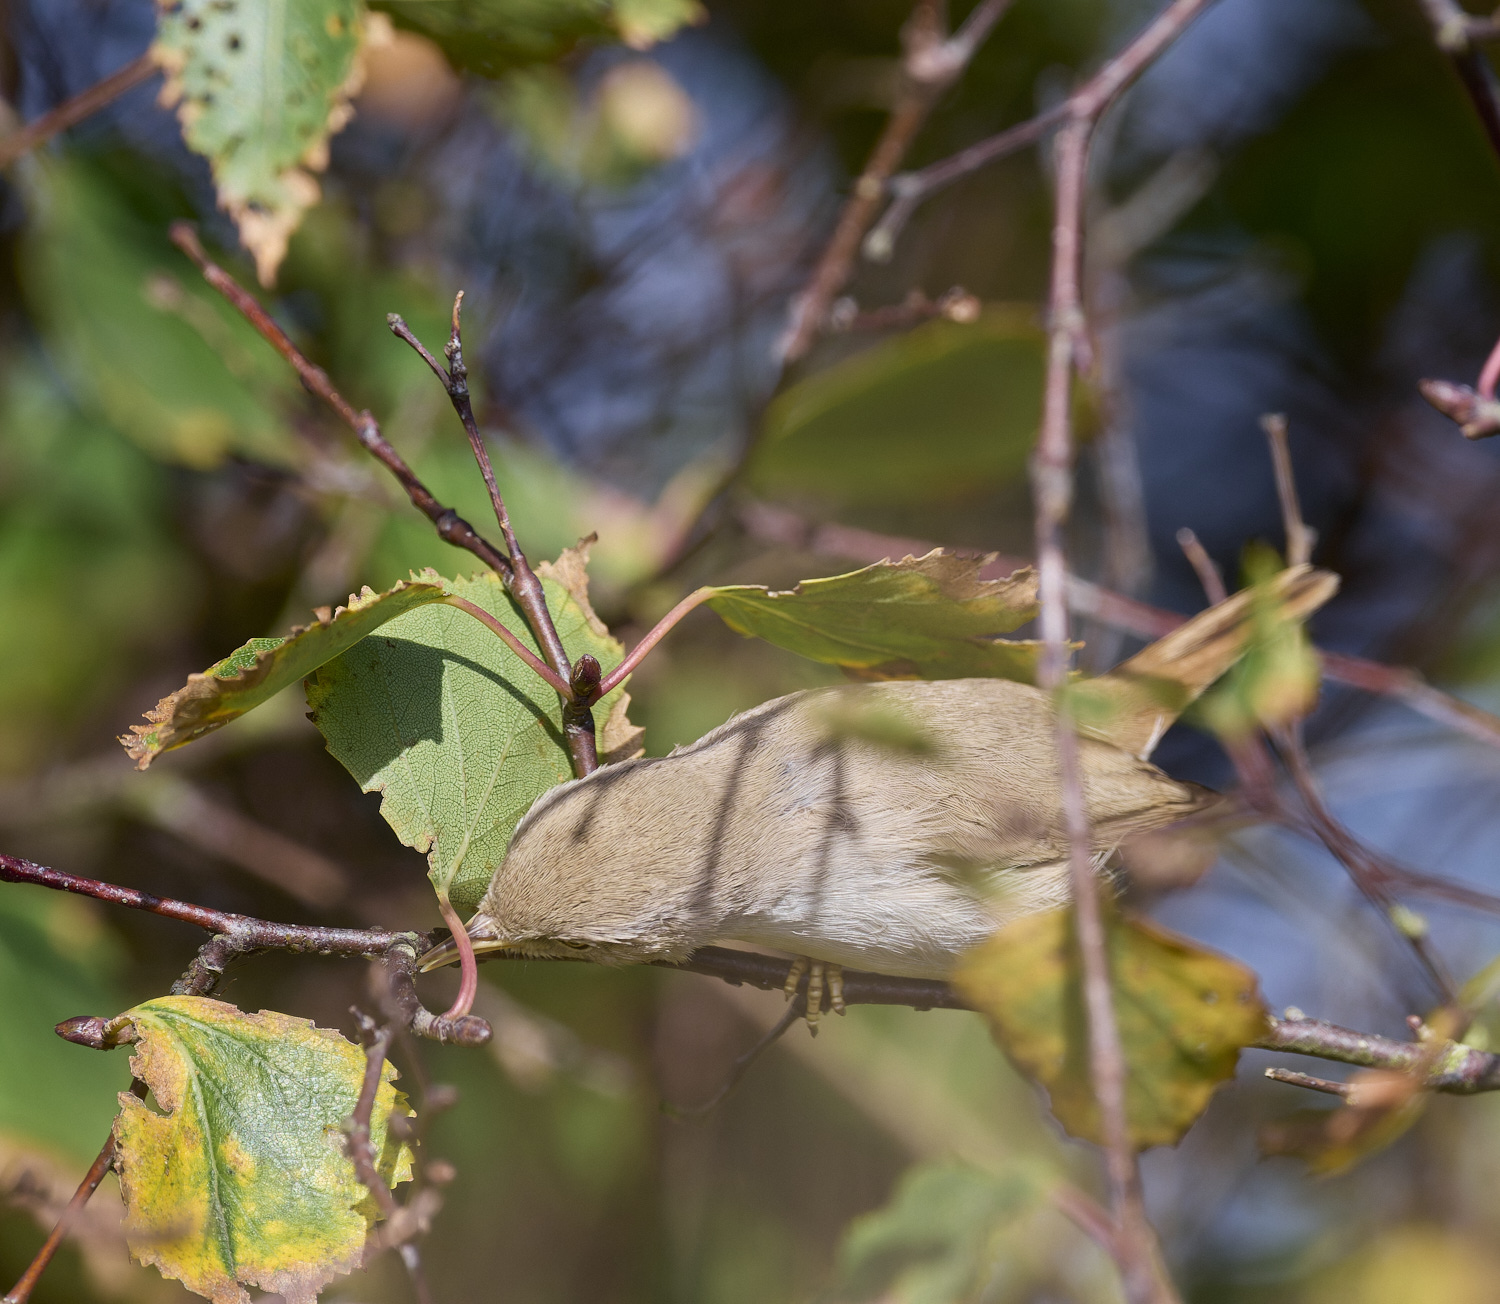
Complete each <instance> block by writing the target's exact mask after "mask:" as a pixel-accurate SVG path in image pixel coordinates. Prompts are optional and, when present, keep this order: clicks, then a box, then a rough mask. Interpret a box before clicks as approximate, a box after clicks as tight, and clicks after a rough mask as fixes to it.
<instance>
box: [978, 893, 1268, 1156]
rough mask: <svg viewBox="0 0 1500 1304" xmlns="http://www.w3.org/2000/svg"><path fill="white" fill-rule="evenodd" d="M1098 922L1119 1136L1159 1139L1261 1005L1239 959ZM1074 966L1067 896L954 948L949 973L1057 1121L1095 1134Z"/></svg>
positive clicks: (1215, 1075)
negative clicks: (1120, 1068) (1106, 969)
mask: <svg viewBox="0 0 1500 1304" xmlns="http://www.w3.org/2000/svg"><path fill="white" fill-rule="evenodd" d="M1106 923H1107V937H1108V953H1109V962H1110V971H1111V978H1112V980H1113V987H1114V997H1115V1017H1116V1019H1117V1020H1118V1023H1119V1028H1120V1039H1121V1041H1122V1043H1123V1045H1124V1051H1125V1060H1126V1067H1127V1074H1128V1077H1127V1087H1126V1110H1127V1115H1128V1122H1129V1127H1130V1136H1131V1140H1132V1141H1133V1142H1134V1144H1135V1145H1136V1146H1137V1147H1140V1148H1145V1147H1146V1146H1155V1145H1171V1144H1173V1143H1174V1142H1176V1141H1177V1139H1178V1138H1179V1137H1181V1136H1182V1134H1183V1133H1184V1132H1186V1131H1187V1129H1188V1127H1189V1126H1191V1124H1192V1122H1193V1120H1194V1119H1196V1118H1197V1117H1198V1115H1199V1114H1201V1113H1202V1112H1203V1110H1204V1109H1205V1108H1207V1106H1208V1100H1209V1097H1210V1096H1211V1095H1212V1094H1213V1092H1214V1089H1215V1088H1216V1087H1217V1086H1218V1085H1219V1084H1220V1083H1221V1082H1224V1081H1226V1080H1227V1079H1228V1078H1230V1077H1231V1076H1233V1074H1234V1068H1235V1064H1236V1062H1237V1061H1238V1059H1239V1052H1240V1049H1241V1048H1242V1047H1244V1046H1248V1045H1249V1044H1250V1043H1251V1042H1253V1041H1255V1040H1256V1038H1257V1037H1259V1036H1260V1034H1261V1032H1262V1030H1263V1029H1264V1028H1265V1024H1266V1009H1265V1006H1264V1005H1263V1004H1262V1002H1261V999H1260V995H1259V992H1258V991H1257V988H1256V982H1255V975H1254V974H1253V973H1251V972H1250V970H1248V969H1246V968H1245V967H1244V966H1243V965H1241V964H1237V963H1236V962H1235V961H1233V960H1229V959H1227V958H1225V957H1224V956H1222V955H1217V954H1215V953H1214V952H1212V951H1209V950H1206V949H1204V948H1203V947H1200V946H1198V945H1196V944H1195V943H1193V942H1189V941H1187V940H1186V939H1185V938H1181V937H1178V936H1176V935H1175V934H1173V933H1169V932H1167V931H1166V930H1165V929H1163V928H1158V927H1157V926H1156V925H1155V924H1151V923H1148V922H1146V921H1145V920H1141V919H1130V918H1125V917H1123V916H1121V915H1119V914H1116V913H1115V912H1114V911H1113V910H1111V911H1109V912H1108V913H1107V915H1106ZM1079 975H1080V966H1079V956H1078V945H1077V940H1076V937H1075V929H1074V924H1073V912H1072V910H1071V908H1070V909H1068V910H1051V911H1047V912H1045V913H1042V914H1036V915H1029V916H1026V917H1024V918H1021V919H1017V920H1015V921H1014V922H1012V923H1009V924H1007V925H1005V927H1003V928H1001V929H1000V930H999V932H997V933H996V934H995V935H994V936H993V937H992V938H990V940H989V941H987V942H985V943H984V944H983V945H981V946H978V947H976V948H975V949H974V950H973V951H971V952H969V954H968V955H967V956H965V957H964V959H963V960H962V961H961V963H960V965H959V968H958V971H957V972H956V974H955V976H954V982H955V984H956V985H957V986H958V989H959V990H960V991H961V992H962V993H963V995H964V998H965V1000H967V1001H968V1002H969V1003H970V1004H972V1005H973V1006H974V1008H975V1009H977V1010H980V1011H982V1012H983V1013H984V1014H985V1015H986V1016H987V1017H988V1018H989V1020H990V1024H991V1028H992V1029H993V1031H994V1034H995V1039H996V1040H997V1041H998V1042H999V1043H1000V1045H1001V1046H1002V1047H1003V1048H1004V1049H1005V1051H1006V1053H1007V1054H1008V1055H1009V1056H1010V1057H1011V1059H1012V1060H1013V1061H1014V1062H1015V1063H1016V1065H1017V1066H1018V1067H1019V1068H1020V1069H1021V1070H1022V1071H1023V1072H1025V1073H1026V1074H1028V1075H1029V1076H1030V1077H1033V1078H1035V1079H1036V1080H1037V1081H1038V1082H1040V1083H1041V1084H1042V1085H1043V1086H1044V1087H1046V1088H1047V1092H1048V1094H1049V1096H1050V1097H1051V1101H1052V1112H1053V1113H1054V1114H1056V1115H1057V1118H1058V1121H1059V1122H1061V1123H1062V1125H1063V1126H1064V1127H1065V1128H1067V1129H1068V1131H1069V1132H1071V1133H1072V1134H1073V1135H1074V1136H1079V1137H1084V1138H1085V1139H1087V1140H1090V1141H1100V1140H1101V1139H1102V1138H1101V1136H1100V1131H1099V1118H1098V1108H1097V1106H1096V1104H1095V1101H1094V1093H1093V1088H1092V1086H1091V1085H1090V1079H1089V1051H1088V1024H1087V1019H1086V1017H1085V1014H1084V1006H1083V992H1082V984H1081V979H1080V976H1079Z"/></svg>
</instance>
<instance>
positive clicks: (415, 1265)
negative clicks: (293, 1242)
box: [344, 1009, 432, 1304]
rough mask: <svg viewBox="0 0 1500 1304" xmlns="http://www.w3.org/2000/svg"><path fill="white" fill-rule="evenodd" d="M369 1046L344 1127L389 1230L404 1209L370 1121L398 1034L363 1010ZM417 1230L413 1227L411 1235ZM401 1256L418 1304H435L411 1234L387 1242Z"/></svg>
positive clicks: (360, 1016) (361, 1176)
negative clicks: (380, 1163)
mask: <svg viewBox="0 0 1500 1304" xmlns="http://www.w3.org/2000/svg"><path fill="white" fill-rule="evenodd" d="M353 1014H354V1017H355V1020H356V1022H357V1023H358V1024H359V1030H360V1034H361V1037H362V1039H363V1040H364V1043H365V1075H364V1078H363V1080H362V1081H361V1082H360V1087H359V1098H358V1099H357V1100H356V1101H355V1102H354V1111H353V1113H351V1114H350V1115H349V1118H348V1120H347V1121H346V1122H345V1124H344V1136H345V1137H346V1138H347V1139H348V1148H349V1158H350V1160H351V1161H352V1162H353V1164H354V1171H355V1172H356V1173H357V1174H358V1175H359V1180H360V1182H361V1183H362V1184H363V1185H364V1188H365V1190H367V1191H368V1192H369V1193H370V1196H371V1198H372V1199H373V1200H374V1201H375V1204H376V1206H377V1207H378V1208H379V1210H380V1215H381V1217H382V1218H384V1219H385V1222H386V1228H387V1229H389V1228H390V1227H391V1226H392V1225H393V1224H395V1223H396V1222H397V1221H398V1220H399V1219H400V1218H401V1213H402V1207H401V1205H400V1204H399V1203H398V1202H397V1200H396V1196H395V1193H394V1192H393V1191H392V1190H391V1188H390V1187H389V1186H388V1185H387V1184H386V1181H385V1179H384V1178H383V1177H381V1175H380V1170H379V1169H378V1168H376V1166H375V1147H374V1144H373V1142H372V1141H371V1138H370V1122H371V1119H372V1118H373V1117H374V1113H375V1097H376V1096H377V1095H378V1094H379V1092H380V1079H381V1074H382V1072H383V1071H384V1069H385V1060H386V1055H387V1054H388V1053H389V1052H390V1049H391V1041H392V1039H393V1036H394V1034H393V1033H392V1031H391V1028H390V1025H388V1024H382V1025H381V1026H379V1027H376V1025H375V1021H374V1020H373V1019H371V1018H370V1017H369V1015H367V1014H365V1013H364V1012H363V1011H361V1010H358V1009H356V1010H354V1011H353ZM416 1230H417V1229H416V1228H415V1227H414V1228H411V1229H410V1231H411V1233H415V1231H416ZM387 1244H390V1245H391V1248H394V1249H395V1250H396V1252H397V1253H398V1254H399V1255H400V1256H401V1261H402V1263H404V1264H405V1265H406V1273H407V1276H408V1277H410V1278H411V1285H412V1290H413V1292H414V1293H415V1294H416V1297H417V1302H418V1304H431V1299H432V1295H431V1293H430V1292H429V1291H428V1289H427V1277H426V1274H425V1273H424V1272H423V1271H422V1253H421V1251H420V1250H419V1249H418V1248H417V1246H416V1244H415V1243H414V1241H413V1239H412V1235H411V1234H408V1235H405V1236H403V1237H401V1239H399V1240H398V1241H396V1242H387Z"/></svg>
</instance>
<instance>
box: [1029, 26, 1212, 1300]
mask: <svg viewBox="0 0 1500 1304" xmlns="http://www.w3.org/2000/svg"><path fill="white" fill-rule="evenodd" d="M1204 2H1205V0H1175V3H1173V4H1171V5H1169V6H1168V7H1167V8H1166V9H1165V10H1164V11H1163V12H1162V14H1161V15H1159V16H1158V17H1157V18H1156V20H1155V21H1154V22H1153V23H1152V24H1151V25H1150V26H1149V27H1148V28H1147V29H1146V31H1145V32H1143V33H1142V34H1141V35H1140V36H1139V37H1137V38H1136V40H1135V41H1133V42H1132V43H1131V44H1130V45H1129V46H1127V47H1126V49H1125V50H1124V51H1123V52H1122V53H1121V54H1120V55H1119V56H1117V57H1116V58H1115V59H1113V60H1111V61H1110V62H1109V63H1108V64H1106V65H1105V66H1104V67H1103V68H1101V69H1100V71H1099V72H1098V73H1097V74H1096V75H1095V76H1094V77H1093V78H1092V79H1091V80H1090V81H1089V82H1088V83H1087V84H1086V85H1085V86H1084V87H1083V88H1082V89H1081V90H1079V91H1077V92H1075V93H1074V94H1073V95H1072V96H1071V97H1070V98H1069V100H1068V111H1067V116H1066V119H1065V121H1064V123H1063V125H1062V127H1061V128H1060V129H1059V131H1058V133H1057V143H1056V161H1057V190H1056V206H1055V210H1054V213H1053V226H1052V274H1051V284H1050V288H1049V292H1048V305H1047V307H1048V311H1047V316H1048V321H1047V327H1048V344H1047V371H1046V383H1045V390H1044V393H1043V400H1042V429H1041V434H1040V436H1039V438H1038V440H1037V447H1036V452H1035V454H1034V455H1033V458H1032V467H1031V486H1032V501H1033V503H1034V504H1035V513H1036V553H1037V580H1038V582H1037V589H1038V596H1039V599H1040V602H1041V614H1040V618H1039V622H1038V624H1039V629H1040V632H1041V635H1042V642H1043V647H1042V655H1041V660H1040V663H1039V666H1038V673H1037V683H1038V684H1039V685H1040V686H1041V687H1042V688H1044V689H1049V690H1051V691H1052V692H1054V693H1055V694H1056V702H1057V733H1056V739H1057V755H1058V766H1059V770H1060V772H1061V773H1060V779H1061V786H1062V807H1063V818H1064V823H1065V827H1066V828H1067V832H1068V843H1069V853H1070V854H1069V857H1068V869H1069V884H1070V887H1071V892H1072V897H1073V907H1074V920H1075V927H1076V929H1077V937H1078V949H1079V954H1080V961H1081V965H1080V967H1081V971H1082V972H1081V976H1082V984H1083V999H1084V1007H1085V1009H1086V1011H1087V1020H1088V1034H1089V1070H1090V1078H1091V1081H1092V1086H1093V1091H1094V1098H1095V1101H1096V1103H1097V1105H1098V1108H1099V1120H1100V1130H1101V1132H1102V1133H1103V1138H1104V1153H1105V1165H1106V1169H1107V1171H1108V1174H1109V1186H1110V1203H1111V1207H1112V1212H1113V1215H1114V1221H1115V1223H1116V1225H1117V1227H1118V1229H1119V1231H1118V1243H1119V1249H1120V1254H1119V1258H1120V1263H1121V1268H1120V1276H1121V1282H1122V1284H1123V1286H1124V1290H1125V1295H1126V1298H1127V1299H1128V1300H1129V1301H1131V1304H1166V1302H1167V1301H1175V1300H1176V1299H1177V1293H1176V1291H1175V1289H1174V1288H1173V1286H1172V1283H1171V1280H1170V1278H1169V1277H1168V1275H1167V1273H1166V1271H1165V1269H1164V1267H1163V1265H1162V1261H1161V1253H1160V1250H1159V1248H1158V1246H1157V1241H1156V1234H1155V1232H1154V1231H1153V1229H1152V1227H1151V1224H1150V1222H1149V1221H1148V1219H1147V1217H1146V1209H1145V1202H1144V1198H1143V1196H1142V1192H1141V1179H1140V1169H1139V1167H1138V1165H1137V1163H1136V1154H1135V1148H1134V1146H1133V1145H1132V1143H1131V1139H1130V1131H1129V1125H1128V1122H1127V1118H1126V1111H1125V1078H1126V1066H1125V1053H1124V1048H1123V1046H1122V1044H1121V1040H1120V1029H1119V1025H1118V1023H1117V1022H1116V1019H1115V1007H1114V991H1113V986H1112V982H1111V977H1110V966H1109V953H1108V947H1107V943H1106V939H1105V933H1104V918H1103V909H1102V906H1101V904H1100V900H1099V891H1100V885H1099V882H1098V880H1097V878H1096V876H1095V874H1094V866H1093V857H1092V854H1091V839H1090V835H1089V823H1088V813H1087V810H1086V808H1085V805H1084V794H1083V775H1082V770H1081V762H1080V759H1079V753H1078V735H1077V733H1076V731H1075V729H1074V724H1073V720H1072V716H1071V711H1070V709H1069V703H1068V699H1067V697H1066V696H1065V695H1063V694H1062V692H1061V690H1062V689H1063V688H1064V687H1065V686H1066V684H1067V678H1068V664H1067V663H1068V655H1069V651H1068V649H1069V634H1068V600H1067V587H1068V570H1067V560H1066V555H1065V551H1064V543H1063V532H1064V529H1065V527H1066V524H1067V519H1068V512H1069V508H1070V506H1071V502H1072V496H1073V474H1072V465H1073V411H1072V398H1073V378H1074V375H1075V373H1076V372H1077V371H1079V370H1080V369H1081V368H1080V358H1079V347H1080V343H1081V342H1082V341H1083V340H1084V339H1085V322H1084V312H1083V287H1082V276H1083V223H1084V206H1085V199H1086V192H1087V188H1088V170H1089V152H1090V145H1091V143H1092V139H1093V133H1094V129H1095V126H1096V125H1097V123H1098V122H1099V119H1100V118H1101V117H1102V116H1103V114H1104V112H1105V110H1106V109H1108V108H1109V106H1110V105H1111V104H1112V103H1113V102H1114V100H1115V98H1116V97H1117V96H1118V95H1119V94H1120V92H1121V91H1123V90H1124V88H1125V87H1126V86H1128V85H1129V84H1130V82H1131V81H1133V80H1134V79H1135V77H1137V76H1139V74H1140V73H1141V72H1142V71H1143V70H1144V69H1145V68H1146V67H1147V65H1148V64H1149V63H1150V62H1151V61H1152V60H1153V59H1155V58H1156V57H1157V55H1159V54H1160V53H1161V52H1162V51H1163V50H1164V49H1165V48H1166V47H1167V45H1169V44H1170V43H1171V41H1173V40H1174V39H1175V38H1176V37H1177V36H1178V35H1179V34H1180V33H1181V32H1182V31H1183V30H1184V29H1185V28H1186V27H1187V25H1188V23H1189V22H1191V21H1192V19H1193V18H1194V17H1196V16H1197V14H1198V12H1199V11H1200V10H1201V9H1202V8H1203V5H1204Z"/></svg>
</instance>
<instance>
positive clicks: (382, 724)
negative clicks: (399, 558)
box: [307, 554, 639, 912]
mask: <svg viewBox="0 0 1500 1304" xmlns="http://www.w3.org/2000/svg"><path fill="white" fill-rule="evenodd" d="M581 567H582V556H581V555H577V554H575V555H572V556H569V555H567V554H565V555H564V557H563V558H560V559H559V561H558V563H557V564H556V566H555V567H539V568H538V571H539V573H540V574H541V576H542V585H543V588H544V590H545V592H546V596H547V605H548V606H549V607H550V608H551V610H552V615H553V620H554V621H555V622H556V625H557V630H558V634H559V635H560V637H561V638H562V641H563V645H564V647H565V648H566V649H567V651H568V654H569V656H570V658H574V659H576V658H577V657H578V656H579V655H581V654H583V653H585V652H587V653H590V654H592V655H593V656H594V657H596V658H597V659H598V661H599V663H600V665H601V666H603V668H604V669H605V671H606V672H607V671H608V670H609V669H610V668H611V667H612V666H614V665H616V664H618V662H619V661H620V660H621V658H622V657H623V655H624V650H623V649H622V648H621V646H620V644H619V643H618V642H616V641H615V640H614V639H613V638H611V637H610V636H609V634H608V633H607V632H604V627H603V625H602V624H600V623H599V620H598V617H597V616H595V615H594V614H593V611H592V609H590V608H588V607H586V606H583V605H580V602H579V600H578V596H575V595H581V596H583V597H584V598H585V599H586V596H587V595H586V591H584V590H583V589H581V588H580V587H579V586H580V583H581V581H580V576H581ZM559 576H561V577H562V578H559ZM422 581H423V582H424V583H428V584H441V585H442V586H443V587H444V588H445V589H446V590H447V591H449V592H451V593H455V594H457V595H458V596H460V597H463V598H467V599H468V600H469V601H471V602H474V603H476V604H477V605H479V606H480V607H483V608H484V609H485V610H486V611H488V612H490V613H491V614H493V615H495V616H497V617H499V618H500V619H501V620H502V621H504V622H505V624H507V625H508V626H509V627H510V628H511V629H512V630H513V631H514V632H515V633H516V635H517V637H519V638H520V639H522V640H523V642H525V644H526V645H527V646H528V647H530V648H531V649H532V650H533V651H535V650H536V643H535V640H534V639H533V638H532V637H531V634H530V632H529V631H528V630H527V627H526V622H525V620H524V618H523V617H522V614H521V612H520V609H519V608H518V607H516V605H515V604H514V603H513V602H512V601H511V599H510V597H509V595H508V594H507V593H506V592H505V589H504V586H503V585H502V584H501V582H500V580H499V579H498V577H496V576H495V575H493V574H481V575H475V576H473V577H472V578H470V579H458V580H445V579H442V578H441V577H440V576H437V575H436V574H433V573H432V572H427V573H426V574H424V576H423V577H422ZM307 700H308V704H309V705H310V706H311V708H312V718H313V723H314V724H316V725H317V727H318V728H319V730H321V731H322V734H323V737H324V738H325V739H326V740H327V742H328V750H329V751H331V752H332V753H333V754H334V756H336V757H337V758H338V759H339V761H340V762H342V764H343V765H344V767H345V768H346V769H347V770H348V771H349V772H350V774H352V775H353V776H354V777H355V778H356V779H357V780H358V781H359V784H360V786H361V787H362V788H363V789H364V790H365V791H366V792H379V793H381V796H382V800H381V806H380V811H381V814H382V815H384V816H385V819H386V822H387V823H388V824H390V826H391V828H392V829H394V830H395V832H396V836H397V837H399V838H400V839H401V841H402V842H404V843H405V844H406V845H407V846H409V847H415V848H416V849H417V850H418V851H421V852H424V853H426V855H427V858H428V865H429V870H428V874H429V877H430V878H431V879H432V881H433V885H434V886H435V887H436V888H437V890H438V892H439V893H444V892H446V893H447V894H448V896H449V898H450V900H452V902H453V904H454V905H455V906H456V907H457V908H458V909H459V910H460V911H464V912H467V911H470V910H472V909H474V908H475V907H476V906H477V905H478V904H479V899H480V897H482V896H483V895H484V890H485V888H486V887H487V886H488V884H489V881H490V878H491V876H492V875H493V874H494V872H495V869H496V868H497V867H498V866H499V864H500V861H501V860H502V859H503V857H504V855H505V849H506V847H507V846H508V845H509V843H510V835H511V833H512V832H513V831H514V829H515V826H516V823H517V822H518V821H519V820H520V818H521V816H522V815H524V814H525V813H526V811H527V810H528V809H529V808H530V806H531V804H532V802H534V801H535V800H536V799H537V798H538V797H540V796H541V795H542V793H544V792H546V791H547V789H548V788H551V787H554V786H556V785H557V784H559V783H563V782H565V781H566V780H568V779H570V778H572V777H573V771H572V768H571V764H570V762H569V757H568V752H567V749H566V747H565V746H564V743H563V735H562V708H561V705H560V703H559V701H558V697H557V694H556V693H555V692H553V690H552V689H551V688H549V687H548V686H547V685H546V684H545V683H544V682H543V681H542V680H541V679H540V678H538V677H537V675H536V674H535V673H533V672H532V670H531V669H530V668H529V667H527V666H526V665H525V664H524V663H522V662H521V660H520V659H519V658H518V657H517V656H516V655H515V654H514V653H513V652H511V651H510V649H509V648H507V647H506V646H505V645H504V644H503V643H501V642H500V641H499V639H497V638H496V637H495V636H494V634H492V633H491V632H490V631H489V630H488V629H486V628H485V627H484V626H483V625H481V624H479V623H478V622H477V621H476V620H474V618H473V617H472V616H469V615H468V614H466V613H464V612H461V611H456V610H454V609H453V608H451V607H441V606H430V607H426V608H424V609H420V610H414V611H408V612H407V613H406V614H404V615H402V616H400V617H398V618H397V619H396V620H395V621H393V622H391V624H389V625H388V626H386V627H385V628H384V629H382V630H381V631H380V633H379V634H377V635H376V636H375V637H373V638H368V639H365V640H364V641H363V642H361V643H359V644H358V645H357V646H355V647H353V648H351V649H350V650H349V651H347V652H345V653H344V654H343V655H342V656H340V657H338V658H337V659H336V660H333V661H330V662H329V663H328V664H326V665H324V666H322V667H321V668H320V669H318V670H317V671H316V672H315V673H314V674H313V675H312V676H311V677H310V678H309V679H308V684H307ZM627 701H628V698H627V695H626V694H625V693H624V691H623V690H622V689H616V690H615V692H613V693H611V694H610V695H609V696H608V697H605V698H604V699H602V700H601V701H600V702H599V703H597V704H596V705H595V707H594V717H595V720H596V721H598V724H597V725H596V728H597V730H598V738H599V751H600V754H601V755H602V756H603V755H613V756H614V757H616V758H617V759H623V757H624V756H625V755H629V754H632V753H633V752H635V751H637V750H639V737H638V732H637V731H635V730H633V729H632V728H631V726H630V725H629V722H628V720H627V719H626V718H625V714H624V711H625V706H626V703H627Z"/></svg>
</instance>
